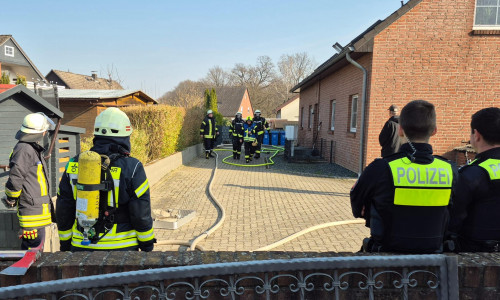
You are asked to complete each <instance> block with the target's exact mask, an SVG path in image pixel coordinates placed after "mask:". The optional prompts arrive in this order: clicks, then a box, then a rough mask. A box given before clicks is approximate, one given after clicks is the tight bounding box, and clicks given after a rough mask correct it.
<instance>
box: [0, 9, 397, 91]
mask: <svg viewBox="0 0 500 300" xmlns="http://www.w3.org/2000/svg"><path fill="white" fill-rule="evenodd" d="M405 2H407V0H406V1H405ZM400 6H401V3H400V0H354V1H339V0H301V1H299V0H288V1H284V0H281V1H279V0H267V1H264V0H252V1H249V0H241V1H240V0H233V1H226V0H216V1H215V0H214V1H212V0H204V1H203V0H196V1H195V0H192V1H189V0H185V1H155V0H149V1H127V0H122V1H115V0H109V1H102V0H101V1H93V0H87V1H36V2H35V1H25V2H23V4H22V5H19V2H16V1H2V3H1V4H0V20H1V23H2V29H1V31H0V34H12V35H13V36H14V38H15V39H16V41H17V42H18V43H19V44H20V45H21V47H22V48H23V49H24V50H25V52H26V53H27V54H28V56H29V57H30V58H31V60H32V61H33V62H34V63H35V65H36V66H37V67H38V69H40V71H41V72H42V73H43V74H45V75H46V74H47V73H48V72H49V71H50V70H51V69H56V70H63V71H68V70H69V71H71V72H75V73H80V74H90V72H91V71H94V70H95V71H100V72H103V73H104V72H105V71H106V69H107V67H108V66H111V65H113V66H114V67H115V68H116V69H117V71H118V73H119V75H120V78H121V79H122V81H123V86H124V87H125V88H130V89H143V90H144V91H146V92H147V93H148V94H150V95H151V96H153V97H160V96H161V95H163V94H164V93H165V92H167V91H169V90H171V89H173V88H174V87H175V86H176V85H177V84H178V83H179V82H181V81H183V80H186V79H191V80H198V79H200V78H202V77H204V76H205V75H206V73H207V71H208V69H209V68H211V67H213V66H215V65H219V66H221V67H222V68H224V69H228V70H229V69H230V68H232V67H233V66H234V64H235V63H244V64H251V65H253V64H255V62H256V59H257V57H258V56H261V55H268V56H270V57H271V58H272V60H273V62H274V63H276V62H277V61H278V59H279V57H280V56H281V55H282V54H293V53H297V52H307V53H308V54H309V55H310V56H311V57H312V58H314V60H315V61H316V62H317V63H318V64H320V63H322V62H324V61H325V60H326V59H328V58H329V57H330V56H331V55H333V53H334V50H333V49H332V48H331V45H332V44H334V43H335V42H339V43H340V44H342V45H344V44H346V43H348V42H349V41H350V40H352V39H353V38H354V37H356V36H357V35H358V34H359V33H361V32H362V31H364V30H365V29H366V28H367V27H369V26H370V25H371V24H372V23H374V22H375V21H376V20H378V19H384V18H386V17H387V16H389V15H390V14H391V13H392V12H394V11H395V10H397V9H398V8H399V7H400Z"/></svg>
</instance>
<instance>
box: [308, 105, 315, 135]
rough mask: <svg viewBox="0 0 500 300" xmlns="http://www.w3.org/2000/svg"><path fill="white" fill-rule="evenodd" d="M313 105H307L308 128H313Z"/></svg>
mask: <svg viewBox="0 0 500 300" xmlns="http://www.w3.org/2000/svg"><path fill="white" fill-rule="evenodd" d="M313 118H314V106H312V105H309V129H312V128H313Z"/></svg>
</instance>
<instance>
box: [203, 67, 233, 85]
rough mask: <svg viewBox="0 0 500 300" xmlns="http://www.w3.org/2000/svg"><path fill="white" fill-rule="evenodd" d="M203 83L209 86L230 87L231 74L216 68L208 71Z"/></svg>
mask: <svg viewBox="0 0 500 300" xmlns="http://www.w3.org/2000/svg"><path fill="white" fill-rule="evenodd" d="M202 82H203V84H205V85H207V86H213V87H223V86H226V85H228V82H229V74H228V72H226V71H224V70H223V69H222V68H221V67H219V66H214V67H212V68H210V69H209V70H208V73H207V75H206V76H205V78H204V79H203V80H202Z"/></svg>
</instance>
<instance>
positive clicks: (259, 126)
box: [253, 109, 270, 159]
mask: <svg viewBox="0 0 500 300" xmlns="http://www.w3.org/2000/svg"><path fill="white" fill-rule="evenodd" d="M260 114H261V113H260V110H258V109H257V110H256V111H255V113H254V118H253V124H254V125H255V133H256V135H257V136H256V138H257V146H256V147H254V148H255V158H256V159H257V158H259V157H260V152H261V149H262V142H263V141H264V131H265V130H267V131H269V130H270V129H269V123H268V122H267V120H266V118H264V117H261V116H260Z"/></svg>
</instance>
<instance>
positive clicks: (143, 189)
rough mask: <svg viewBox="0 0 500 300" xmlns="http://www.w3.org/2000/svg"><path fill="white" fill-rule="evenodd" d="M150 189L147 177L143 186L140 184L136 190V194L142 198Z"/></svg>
mask: <svg viewBox="0 0 500 300" xmlns="http://www.w3.org/2000/svg"><path fill="white" fill-rule="evenodd" d="M148 189H149V182H148V180H147V179H146V181H144V182H143V183H142V184H141V186H139V187H138V188H137V189H136V190H135V194H136V195H137V198H140V197H141V196H142V195H144V193H145V192H146V191H147V190H148Z"/></svg>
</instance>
